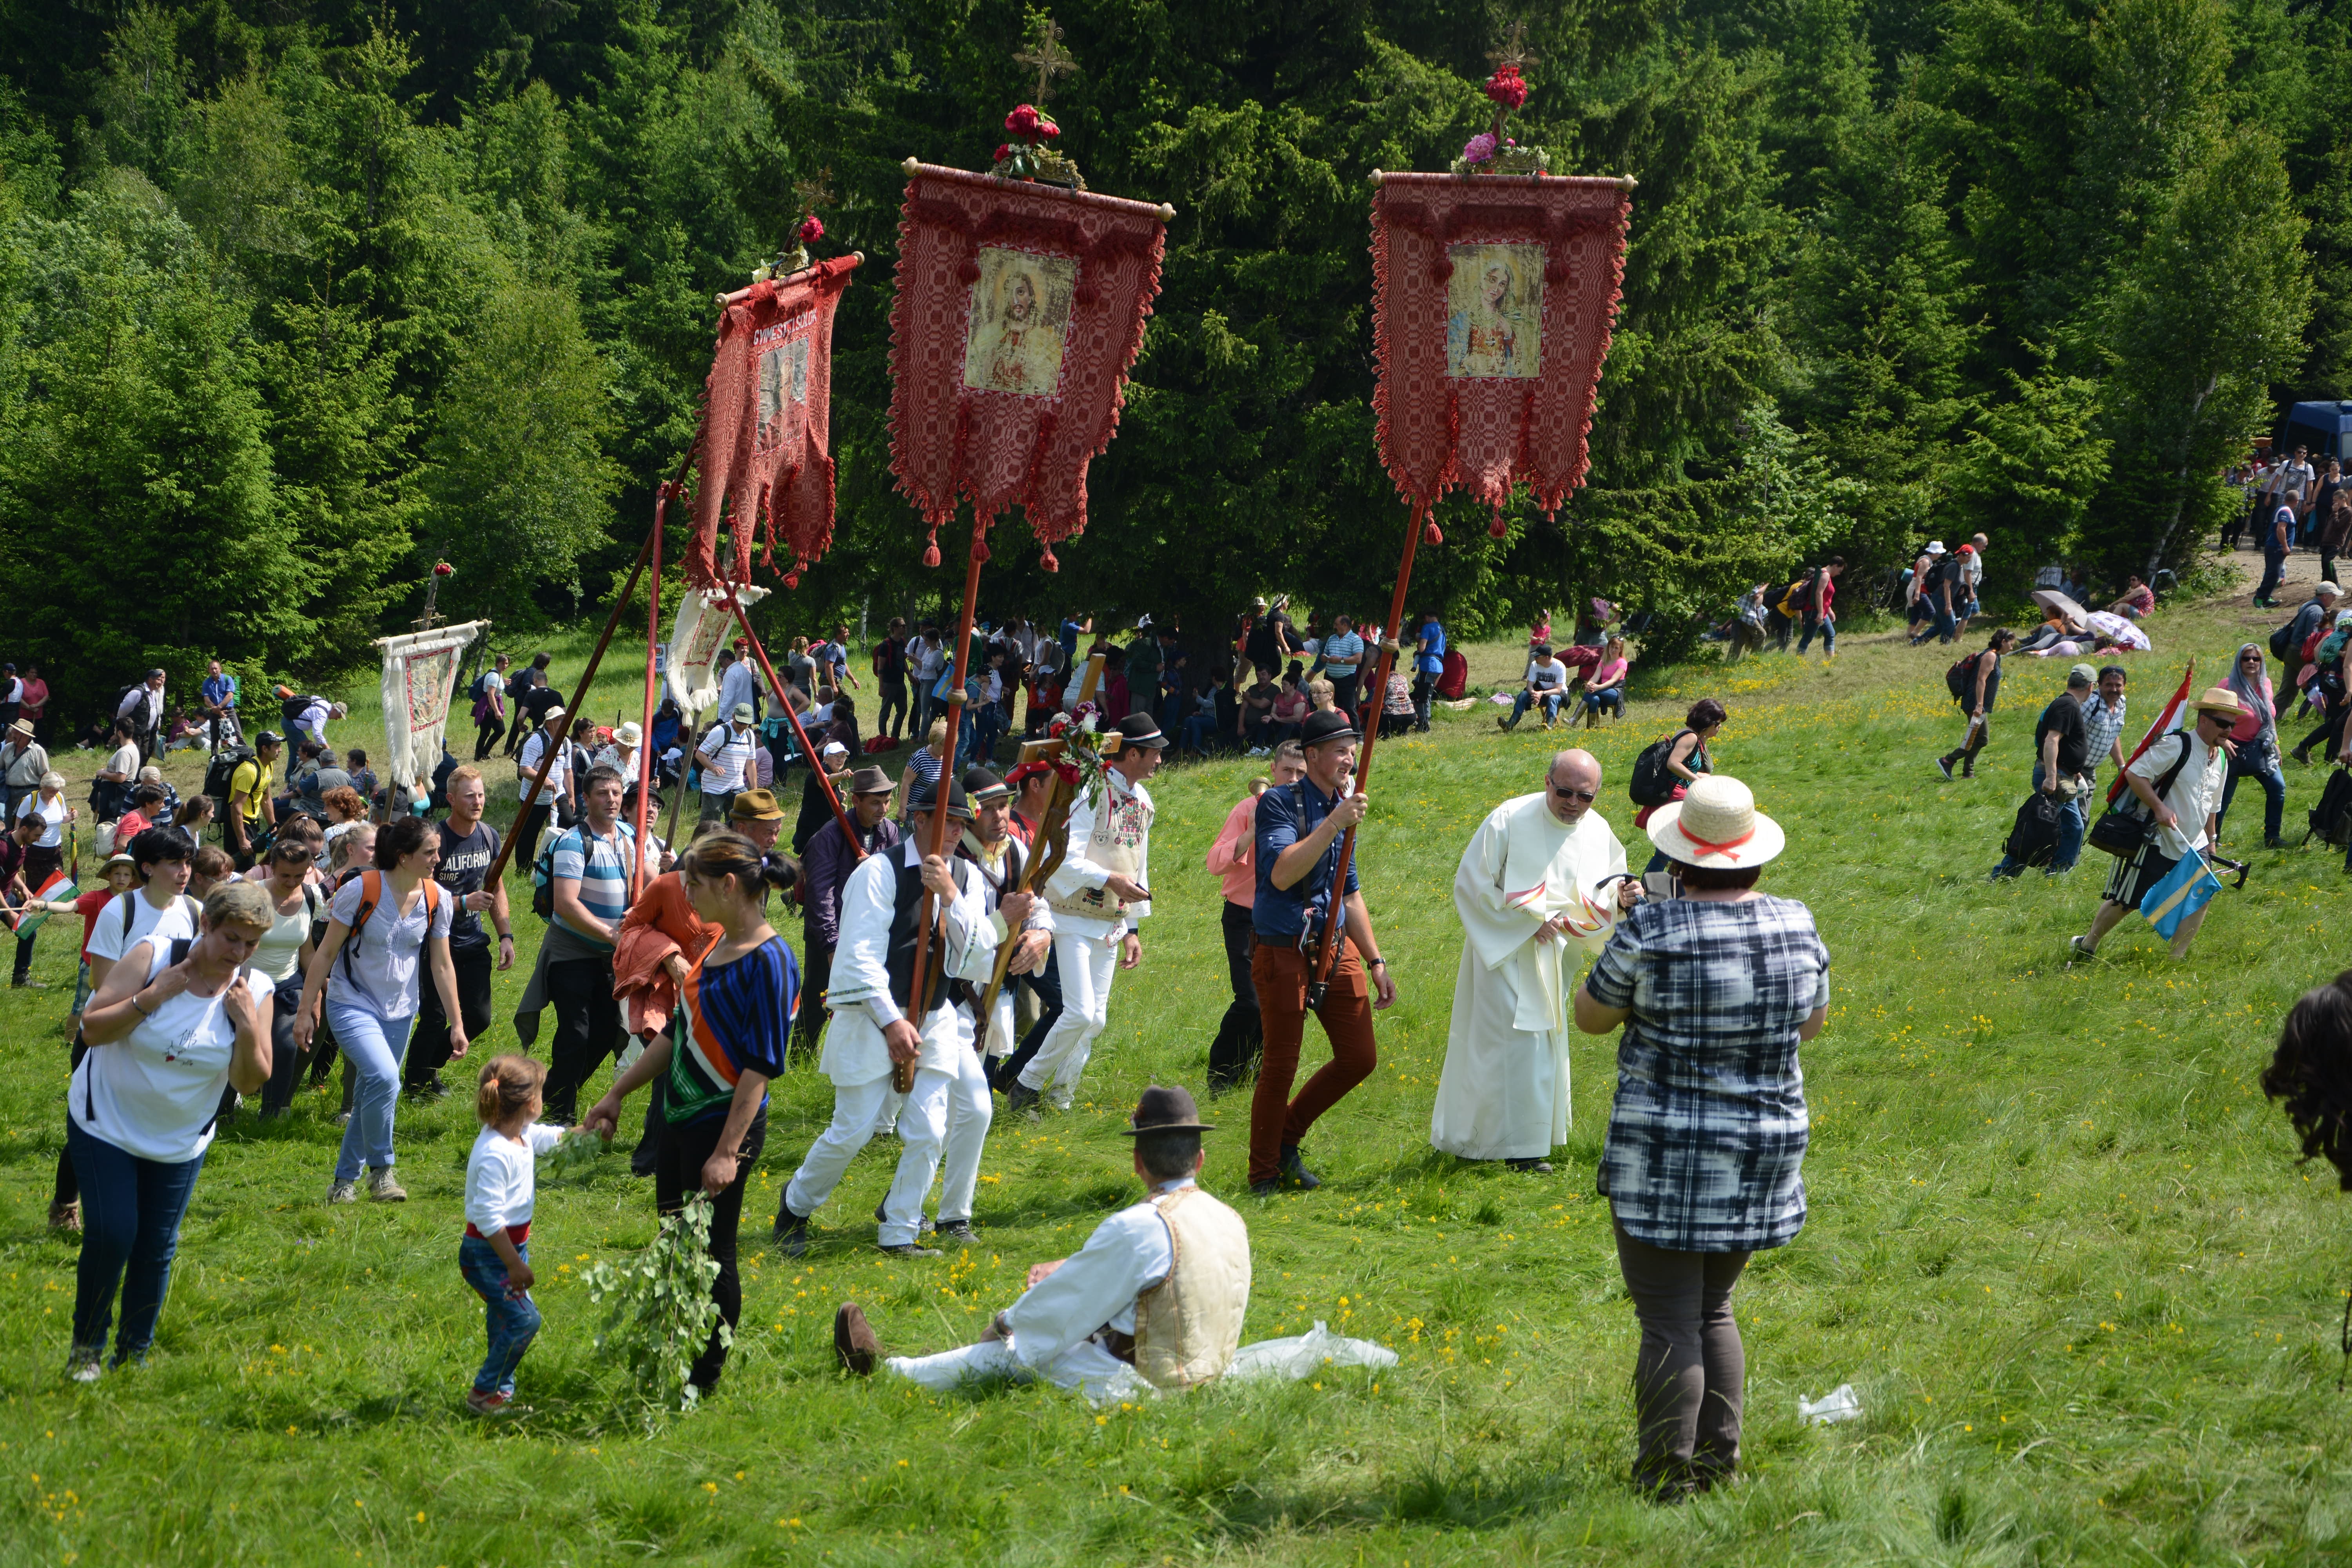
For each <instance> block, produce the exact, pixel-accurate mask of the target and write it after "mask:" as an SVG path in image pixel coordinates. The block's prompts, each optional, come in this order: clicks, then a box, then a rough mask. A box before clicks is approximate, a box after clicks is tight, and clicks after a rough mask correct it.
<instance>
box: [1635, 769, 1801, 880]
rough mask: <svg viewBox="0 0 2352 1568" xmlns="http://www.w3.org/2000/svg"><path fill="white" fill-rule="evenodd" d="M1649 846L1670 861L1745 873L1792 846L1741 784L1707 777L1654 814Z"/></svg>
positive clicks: (1708, 774) (1650, 828)
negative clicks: (1656, 848)
mask: <svg viewBox="0 0 2352 1568" xmlns="http://www.w3.org/2000/svg"><path fill="white" fill-rule="evenodd" d="M1649 834H1650V842H1651V843H1652V844H1654V845H1655V846H1656V847H1658V848H1659V850H1661V851H1662V852H1663V853H1664V855H1665V857H1666V858H1668V859H1669V860H1678V861H1680V862H1682V863H1683V864H1684V865H1685V866H1709V867H1714V868H1718V869H1721V870H1728V871H1745V870H1748V869H1749V868H1752V867H1757V866H1761V865H1763V864H1764V863H1765V862H1766V861H1768V860H1770V859H1771V858H1774V857H1775V856H1777V855H1779V854H1780V851H1781V850H1782V849H1783V848H1785V847H1787V846H1788V842H1789V837H1788V835H1787V834H1785V833H1783V832H1781V831H1780V824H1779V823H1777V822H1775V821H1773V820H1772V819H1771V818H1770V817H1769V816H1765V815H1764V814H1763V813H1762V812H1760V811H1759V810H1757V809H1756V797H1755V795H1752V794H1750V793H1749V792H1748V786H1747V785H1746V784H1741V783H1740V782H1739V781H1738V779H1735V778H1727V777H1726V776H1724V775H1723V774H1720V773H1706V774H1702V775H1701V776H1700V778H1699V780H1698V782H1697V783H1696V784H1692V785H1691V786H1690V793H1689V794H1688V795H1685V796H1684V797H1683V798H1682V799H1681V800H1678V801H1674V802H1671V803H1670V804H1668V805H1662V806H1660V807H1658V809H1657V810H1655V811H1654V812H1652V813H1651V814H1650V824H1649Z"/></svg>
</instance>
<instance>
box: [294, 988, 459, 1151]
mask: <svg viewBox="0 0 2352 1568" xmlns="http://www.w3.org/2000/svg"><path fill="white" fill-rule="evenodd" d="M425 989H426V990H431V989H432V987H431V986H430V985H427V986H426V987H425ZM301 1005H302V972H301V971H300V970H299V969H297V970H295V972H294V973H292V974H291V975H289V977H288V978H286V979H285V980H282V981H280V982H278V990H277V993H276V995H275V1003H274V1006H273V1009H272V1011H271V1013H270V1015H269V1081H268V1083H265V1084H263V1085H262V1086H261V1114H262V1115H263V1117H265V1118H268V1117H273V1116H283V1115H284V1114H285V1113H286V1108H287V1107H288V1106H289V1105H291V1104H293V1103H294V1086H295V1085H296V1084H297V1083H298V1082H299V1081H300V1080H301V1077H302V1066H303V1064H304V1063H305V1062H307V1061H309V1060H310V1052H309V1051H301V1050H297V1049H295V1047H294V1015H295V1014H296V1013H297V1012H299V1010H300V1008H301ZM320 1032H321V1033H323V1032H324V1030H323V1029H322V1030H321V1031H320ZM311 1044H312V1046H313V1047H316V1045H317V1044H318V1041H317V1039H316V1037H313V1038H312V1041H311Z"/></svg>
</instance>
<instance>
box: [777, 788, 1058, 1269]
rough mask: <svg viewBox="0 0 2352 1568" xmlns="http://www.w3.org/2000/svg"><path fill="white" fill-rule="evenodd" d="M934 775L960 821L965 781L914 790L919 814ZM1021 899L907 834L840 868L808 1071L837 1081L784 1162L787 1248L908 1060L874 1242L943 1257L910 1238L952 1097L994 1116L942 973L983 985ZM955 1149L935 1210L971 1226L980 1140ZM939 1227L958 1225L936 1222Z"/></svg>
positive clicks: (975, 1113) (1019, 914)
mask: <svg viewBox="0 0 2352 1568" xmlns="http://www.w3.org/2000/svg"><path fill="white" fill-rule="evenodd" d="M940 784H947V785H948V786H949V793H948V803H947V811H948V816H950V817H951V818H953V819H955V820H956V821H958V822H960V823H962V824H965V825H967V826H968V825H969V824H970V823H971V805H970V803H969V802H968V801H966V799H965V798H964V792H963V784H962V782H961V780H948V779H942V780H940V781H939V782H938V783H934V784H925V785H923V786H922V787H921V788H919V789H918V790H917V791H916V792H915V801H914V805H915V809H916V811H917V812H918V813H924V812H929V811H932V810H935V809H937V806H938V795H937V794H936V792H937V791H938V789H939V788H940ZM926 893H928V894H929V895H930V898H929V903H930V906H931V921H930V939H931V940H930V952H929V957H928V958H927V960H926V961H925V964H924V971H923V990H924V994H923V996H922V997H921V999H920V1000H917V998H916V996H915V994H914V986H915V954H916V952H917V951H918V949H919V947H920V946H921V944H922V935H921V933H922V910H923V905H924V903H925V901H926V900H925V894H926ZM1029 901H1030V900H1029V898H1028V896H1027V895H1025V894H1014V895H1013V896H1012V897H1011V898H1008V899H1006V900H1004V903H1003V906H1002V907H1001V908H1000V909H999V910H996V911H993V912H992V911H991V910H989V909H988V907H987V901H986V898H985V895H984V891H983V889H982V883H981V877H980V871H979V868H977V867H976V866H974V865H973V864H972V862H971V861H969V860H951V859H949V858H946V857H944V856H936V855H933V856H927V855H925V854H924V853H923V852H922V846H921V844H920V843H919V842H917V841H915V840H913V839H908V840H906V841H904V842H902V843H900V844H899V845H898V847H896V848H893V849H891V850H888V851H887V852H886V853H883V854H880V855H869V856H867V857H866V859H864V860H863V861H861V862H859V864H858V867H857V869H856V870H855V871H853V872H851V873H850V875H849V881H848V883H847V885H846V886H845V888H844V889H842V896H841V942H840V945H839V947H838V948H836V949H835V953H834V964H833V976H832V985H833V993H832V1003H833V1014H834V1020H833V1027H832V1028H830V1029H829V1030H827V1031H826V1033H825V1039H824V1054H823V1055H822V1056H820V1057H819V1058H817V1070H818V1071H819V1072H822V1073H823V1074H824V1076H825V1077H827V1078H829V1079H832V1080H833V1121H832V1122H831V1124H830V1125H829V1126H827V1127H826V1128H825V1130H824V1131H823V1132H821V1133H819V1134H818V1135H817V1140H816V1142H815V1143H814V1145H812V1146H811V1147H810V1149H809V1152H808V1157H807V1158H806V1159H804V1160H803V1161H802V1162H801V1166H800V1169H799V1170H797V1171H795V1172H794V1173H793V1179H792V1182H791V1184H789V1185H788V1186H786V1187H785V1188H784V1194H783V1199H782V1205H781V1206H780V1207H779V1208H778V1209H777V1211H776V1227H775V1233H774V1240H775V1243H776V1245H777V1246H778V1247H781V1248H782V1249H783V1251H784V1252H785V1254H786V1255H787V1256H790V1257H794V1258H797V1257H799V1256H801V1255H802V1254H803V1253H804V1252H806V1251H807V1250H808V1223H809V1216H810V1215H814V1213H815V1212H816V1211H817V1209H818V1208H819V1207H820V1206H821V1205H823V1204H824V1201H825V1200H826V1199H827V1198H829V1197H831V1196H832V1195H833V1190H834V1188H835V1187H836V1186H838V1185H840V1184H841V1178H842V1176H843V1174H844V1173H845V1172H847V1171H848V1169H849V1163H850V1161H852V1160H854V1159H856V1157H857V1152H858V1151H859V1150H860V1149H863V1148H865V1147H866V1142H868V1141H869V1140H870V1139H872V1138H873V1136H874V1133H875V1129H876V1126H877V1122H878V1121H880V1119H881V1117H882V1115H883V1111H884V1108H885V1106H886V1104H887V1100H888V1098H889V1094H890V1077H891V1069H892V1068H893V1067H894V1066H895V1065H896V1064H898V1063H900V1062H911V1063H913V1064H914V1068H915V1083H914V1087H913V1089H910V1090H909V1091H908V1095H907V1103H906V1110H905V1111H903V1112H902V1113H901V1118H900V1120H901V1123H902V1125H901V1128H900V1132H899V1137H900V1140H901V1142H902V1145H903V1149H902V1152H901V1153H900V1155H899V1157H898V1174H897V1176H896V1177H895V1178H894V1179H893V1180H892V1182H891V1184H890V1192H889V1195H888V1196H887V1197H885V1198H884V1199H883V1200H882V1208H881V1211H880V1212H881V1216H882V1217H881V1219H880V1221H879V1222H878V1223H879V1225H880V1230H879V1233H878V1234H877V1238H876V1240H877V1245H878V1246H879V1247H881V1249H882V1250H883V1251H885V1252H887V1253H889V1254H891V1255H892V1256H894V1257H898V1258H936V1257H938V1256H939V1250H938V1249H937V1248H936V1247H924V1246H922V1245H920V1241H919V1238H920V1237H921V1235H922V1222H923V1200H924V1199H925V1198H926V1197H928V1196H929V1194H930V1190H931V1178H932V1177H933V1176H935V1175H937V1174H938V1173H939V1169H940V1152H941V1149H942V1146H943V1144H944V1142H945V1141H946V1131H947V1125H948V1121H949V1118H950V1107H951V1105H952V1110H953V1113H954V1114H955V1115H957V1116H959V1117H962V1118H966V1119H970V1118H973V1117H977V1118H979V1119H980V1127H981V1131H982V1134H983V1135H984V1133H985V1131H986V1127H987V1121H988V1119H989V1118H991V1117H992V1114H993V1108H992V1106H991V1104H990V1102H989V1097H988V1079H987V1078H986V1077H985V1076H984V1075H983V1074H982V1071H981V1066H980V1057H979V1053H978V1051H977V1049H976V1044H977V1042H976V1039H975V1034H974V1029H973V1024H972V1015H971V1005H970V1004H969V1003H967V1002H965V1001H964V1000H963V998H962V996H961V994H960V993H957V992H955V991H953V990H951V988H950V983H951V982H954V981H958V980H962V981H969V982H971V983H972V984H978V985H984V984H987V983H988V977H989V975H990V974H991V973H992V972H993V971H994V969H995V967H996V945H997V943H998V942H1001V941H1003V939H1004V937H1005V935H1006V933H1007V929H1008V923H1009V922H1014V921H1021V920H1023V919H1024V918H1025V917H1026V916H1027V914H1028V912H1029V908H1028V906H1029ZM957 1149H958V1152H959V1155H960V1156H961V1157H962V1158H963V1160H965V1161H966V1162H968V1164H969V1168H968V1169H966V1168H964V1166H963V1165H962V1164H959V1165H958V1166H956V1167H953V1168H950V1171H949V1172H948V1184H947V1190H946V1192H945V1194H943V1195H942V1196H941V1198H940V1213H941V1215H946V1216H949V1217H950V1218H959V1217H960V1218H961V1219H963V1220H965V1221H966V1222H967V1223H966V1225H965V1226H963V1230H964V1231H965V1232H966V1233H968V1232H969V1229H970V1226H969V1223H968V1222H969V1221H970V1218H971V1189H972V1186H973V1184H975V1183H976V1182H977V1181H978V1179H979V1174H980V1140H979V1138H976V1137H975V1138H970V1139H965V1140H959V1141H958V1144H957ZM940 1228H941V1230H942V1232H943V1233H945V1234H949V1235H954V1234H956V1232H955V1231H954V1230H952V1229H950V1227H949V1226H948V1225H947V1224H946V1223H945V1221H944V1220H943V1221H942V1223H941V1226H940Z"/></svg>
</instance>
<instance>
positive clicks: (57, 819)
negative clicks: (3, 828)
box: [16, 773, 81, 854]
mask: <svg viewBox="0 0 2352 1568" xmlns="http://www.w3.org/2000/svg"><path fill="white" fill-rule="evenodd" d="M16 815H17V816H37V817H39V818H40V819H41V836H40V837H38V838H36V839H34V840H33V847H34V848H36V849H47V850H48V851H50V852H51V853H52V854H55V853H56V852H57V851H58V848H59V847H62V846H63V845H64V843H65V841H66V825H67V824H68V823H69V822H72V821H74V820H76V819H77V818H79V816H81V812H80V811H79V808H77V807H74V806H71V805H67V804H66V775H65V774H63V773H43V774H42V775H41V787H40V789H39V791H38V792H37V793H36V794H33V795H26V797H25V798H24V799H23V800H20V801H18V802H17V803H16Z"/></svg>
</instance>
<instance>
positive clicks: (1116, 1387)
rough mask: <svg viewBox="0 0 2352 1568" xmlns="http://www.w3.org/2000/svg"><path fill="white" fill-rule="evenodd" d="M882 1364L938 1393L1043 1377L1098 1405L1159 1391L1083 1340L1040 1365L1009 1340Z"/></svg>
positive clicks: (1022, 1381)
mask: <svg viewBox="0 0 2352 1568" xmlns="http://www.w3.org/2000/svg"><path fill="white" fill-rule="evenodd" d="M882 1364H883V1365H885V1366H887V1367H888V1368H889V1369H890V1370H891V1371H892V1372H895V1373H898V1375H899V1376H900V1377H903V1378H905V1379H907V1380H908V1382H910V1383H915V1384H920V1385H921V1386H923V1387H925V1388H928V1389H929V1390H931V1391H932V1392H933V1393H935V1394H945V1393H947V1392H948V1391H949V1390H950V1389H953V1388H955V1387H957V1386H959V1385H961V1384H967V1383H995V1382H1002V1383H1031V1382H1034V1381H1036V1380H1037V1379H1039V1378H1043V1379H1044V1380H1045V1381H1046V1382H1047V1383H1050V1384H1053V1385H1054V1386H1055V1387H1056V1388H1075V1389H1078V1390H1080V1391H1081V1392H1083V1393H1084V1394H1086V1396H1087V1398H1088V1399H1090V1400H1093V1401H1094V1402H1095V1403H1096V1404H1097V1405H1100V1404H1104V1403H1106V1402H1108V1401H1109V1400H1113V1399H1136V1400H1140V1399H1149V1398H1150V1397H1152V1396H1153V1395H1154V1394H1156V1393H1157V1392H1158V1391H1157V1390H1155V1389H1154V1388H1153V1387H1152V1386H1151V1385H1150V1384H1148V1383H1146V1382H1144V1381H1143V1379H1142V1377H1141V1376H1140V1375H1139V1374H1138V1373H1137V1372H1136V1370H1135V1369H1134V1368H1133V1367H1131V1366H1129V1365H1128V1364H1127V1363H1125V1362H1123V1361H1121V1360H1119V1359H1118V1357H1117V1356H1115V1355H1113V1354H1111V1353H1110V1352H1108V1351H1107V1350H1105V1349H1103V1348H1102V1346H1100V1345H1098V1344H1097V1343H1095V1342H1094V1341H1092V1340H1080V1341H1079V1342H1077V1343H1076V1344H1074V1345H1072V1346H1071V1347H1070V1348H1069V1349H1068V1350H1066V1351H1064V1352H1062V1353H1061V1354H1060V1355H1057V1356H1055V1358H1054V1359H1053V1360H1051V1361H1049V1362H1047V1363H1045V1365H1043V1366H1038V1367H1028V1366H1024V1365H1022V1364H1021V1358H1020V1357H1019V1356H1017V1355H1014V1354H1013V1346H1012V1345H1011V1343H1010V1342H1005V1341H1003V1340H991V1341H987V1342H982V1343H981V1344H976V1345H965V1346H964V1347H963V1348H962V1349H961V1350H952V1351H942V1352H940V1354H938V1355H926V1356H895V1355H894V1356H892V1357H890V1358H889V1359H888V1360H887V1361H886V1362H884V1363H882Z"/></svg>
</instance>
